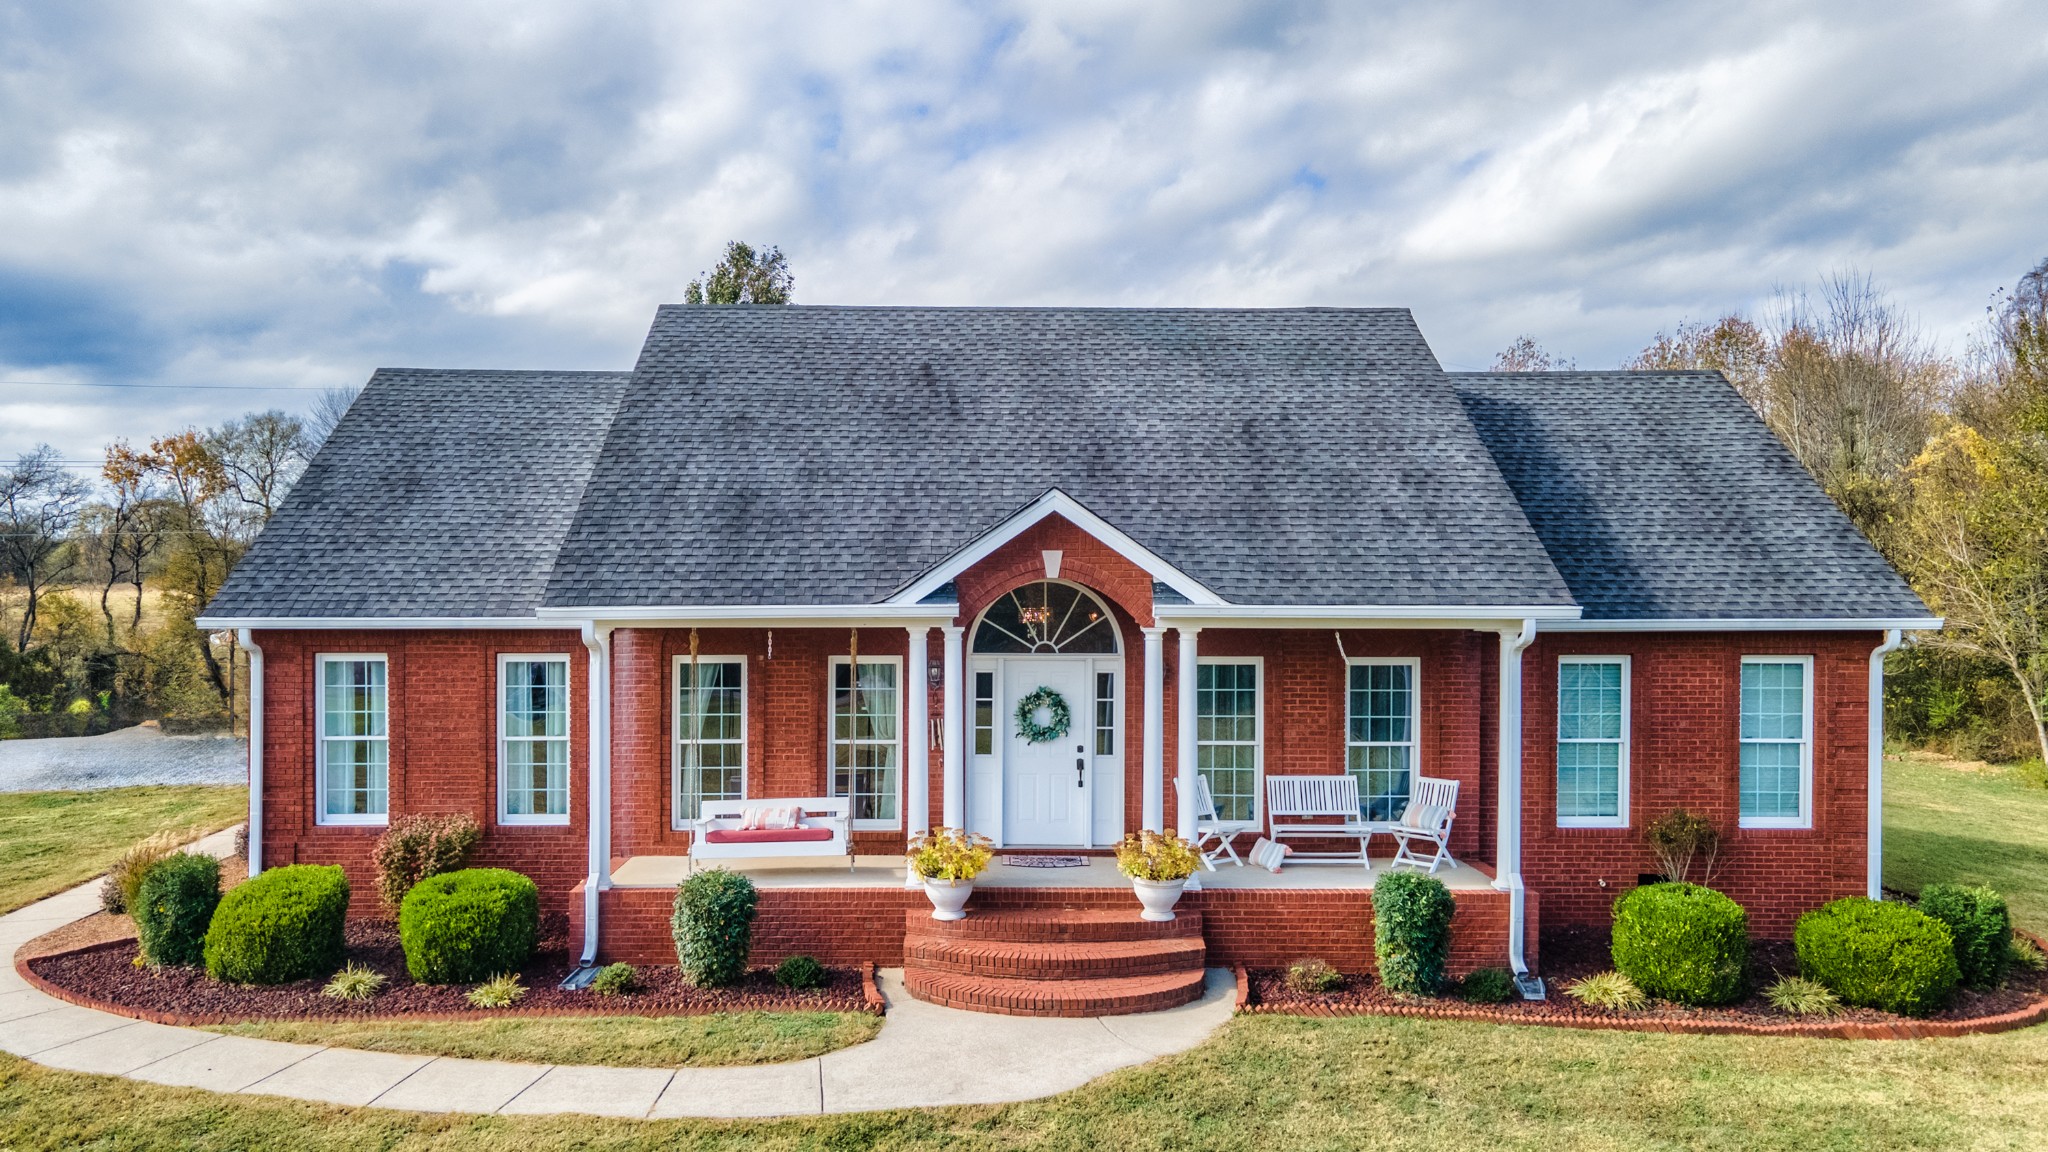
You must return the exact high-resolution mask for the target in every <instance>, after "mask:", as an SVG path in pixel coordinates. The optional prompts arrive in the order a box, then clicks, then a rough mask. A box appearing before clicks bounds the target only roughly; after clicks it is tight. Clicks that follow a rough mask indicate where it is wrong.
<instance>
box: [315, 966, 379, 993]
mask: <svg viewBox="0 0 2048 1152" xmlns="http://www.w3.org/2000/svg"><path fill="white" fill-rule="evenodd" d="M385 983H386V981H385V979H384V974H383V973H381V972H373V971H371V970H370V969H368V968H364V967H360V966H359V965H355V964H350V965H347V966H345V967H344V968H342V970H341V971H339V972H336V973H335V974H334V979H332V980H329V981H328V982H327V987H325V988H322V989H321V990H320V994H321V995H322V996H325V997H327V998H329V999H331V1000H370V999H374V998H375V997H376V995H377V993H379V992H382V991H383V990H384V985H385Z"/></svg>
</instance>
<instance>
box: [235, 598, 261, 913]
mask: <svg viewBox="0 0 2048 1152" xmlns="http://www.w3.org/2000/svg"><path fill="white" fill-rule="evenodd" d="M235 643H236V644H237V645H239V646H240V647H241V649H242V651H244V652H247V653H248V654H249V875H250V877H252V878H253V877H254V876H255V875H256V874H257V873H258V872H261V871H263V649H261V648H259V647H257V646H256V641H255V638H254V637H252V636H251V635H250V634H249V630H248V629H247V628H237V629H236V630H235Z"/></svg>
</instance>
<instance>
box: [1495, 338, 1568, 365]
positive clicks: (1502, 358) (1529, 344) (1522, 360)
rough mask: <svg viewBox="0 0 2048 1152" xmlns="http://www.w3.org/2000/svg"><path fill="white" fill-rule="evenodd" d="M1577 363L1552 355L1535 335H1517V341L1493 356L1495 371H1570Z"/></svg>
mask: <svg viewBox="0 0 2048 1152" xmlns="http://www.w3.org/2000/svg"><path fill="white" fill-rule="evenodd" d="M1575 367H1577V364H1576V363H1574V362H1573V361H1571V360H1566V359H1562V358H1560V357H1556V356H1552V355H1551V354H1550V353H1548V352H1546V351H1544V350H1543V345H1541V344H1538V343H1537V342H1536V338H1535V337H1533V336H1517V337H1515V342H1514V343H1512V344H1510V345H1508V346H1507V347H1506V348H1503V349H1501V350H1500V355H1498V356H1495V357H1494V358H1493V368H1492V369H1491V370H1492V371H1495V372H1569V371H1571V370H1572V369H1573V368H1575Z"/></svg>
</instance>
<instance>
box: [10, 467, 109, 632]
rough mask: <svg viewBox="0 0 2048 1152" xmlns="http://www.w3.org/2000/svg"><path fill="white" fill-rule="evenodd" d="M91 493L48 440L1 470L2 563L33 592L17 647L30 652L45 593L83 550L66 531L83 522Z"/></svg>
mask: <svg viewBox="0 0 2048 1152" xmlns="http://www.w3.org/2000/svg"><path fill="white" fill-rule="evenodd" d="M87 492H88V489H87V487H86V483H85V481H83V480H81V479H79V478H78V477H77V476H74V475H72V474H71V472H70V471H69V470H67V469H66V468H65V467H64V464H63V462H62V459H61V458H60V457H59V456H58V455H57V450H56V449H55V448H52V447H50V446H49V445H48V444H43V445H40V446H38V447H37V448H36V449H35V451H33V452H25V453H23V454H22V455H21V456H20V457H19V458H17V459H16V460H15V463H14V467H13V468H12V469H10V470H9V471H7V472H6V473H5V474H4V475H0V565H4V570H5V571H6V572H8V573H10V574H11V575H13V577H14V578H15V579H16V580H18V581H20V582H21V585H22V588H23V590H24V591H26V592H27V593H28V601H27V603H26V604H25V605H24V606H23V608H22V614H21V626H20V629H19V632H18V634H17V640H16V642H15V650H16V651H20V652H26V651H28V646H29V642H30V641H31V640H32V639H33V638H34V637H35V630H36V613H37V611H38V609H39V608H40V607H41V605H42V598H43V595H44V594H45V593H46V592H47V591H48V590H49V587H50V585H51V584H53V583H55V582H56V581H58V580H60V579H62V578H63V577H64V576H65V575H66V574H67V573H68V572H70V570H71V568H72V566H73V565H74V564H75V563H76V557H77V551H76V550H75V549H72V548H70V547H68V546H67V542H66V540H65V534H66V533H67V532H69V531H70V529H71V526H72V525H73V524H74V523H76V522H77V520H78V513H79V510H80V509H82V508H83V507H84V506H85V500H86V495H87Z"/></svg>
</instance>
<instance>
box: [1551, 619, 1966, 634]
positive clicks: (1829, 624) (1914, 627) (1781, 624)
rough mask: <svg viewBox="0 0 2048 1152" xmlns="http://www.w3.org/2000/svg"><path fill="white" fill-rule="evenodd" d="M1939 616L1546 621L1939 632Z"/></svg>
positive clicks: (1657, 628) (1594, 626)
mask: <svg viewBox="0 0 2048 1152" xmlns="http://www.w3.org/2000/svg"><path fill="white" fill-rule="evenodd" d="M1941 626H1942V618H1941V617H1939V616H1918V617H1907V618H1902V619H1897V620H1890V619H1879V620H1856V619H1844V618H1839V617H1826V618H1820V617H1816V618H1813V619H1798V618H1786V617H1769V618H1766V617H1754V618H1742V619H1735V618H1730V619H1683V620H1681V619H1672V620H1571V621H1563V622H1559V623H1556V624H1546V625H1544V627H1543V631H1545V632H1889V631H1890V630H1892V629H1894V628H1897V629H1900V630H1902V631H1907V632H1931V631H1938V630H1939V629H1940V628H1941Z"/></svg>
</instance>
